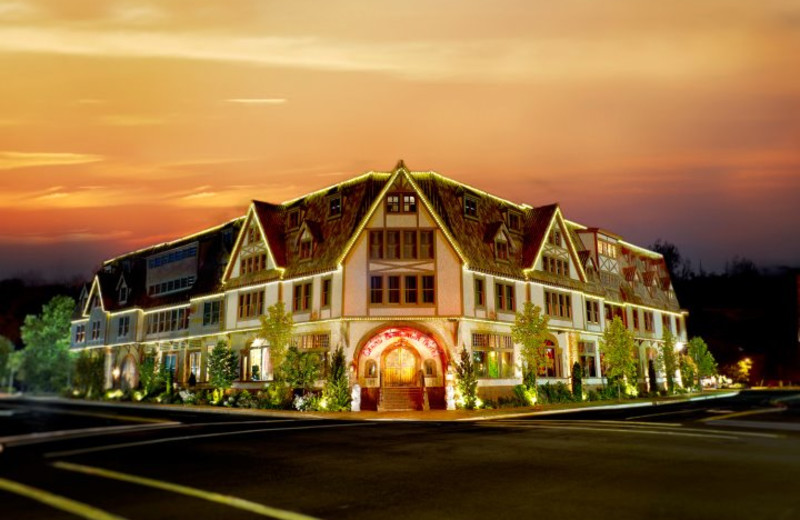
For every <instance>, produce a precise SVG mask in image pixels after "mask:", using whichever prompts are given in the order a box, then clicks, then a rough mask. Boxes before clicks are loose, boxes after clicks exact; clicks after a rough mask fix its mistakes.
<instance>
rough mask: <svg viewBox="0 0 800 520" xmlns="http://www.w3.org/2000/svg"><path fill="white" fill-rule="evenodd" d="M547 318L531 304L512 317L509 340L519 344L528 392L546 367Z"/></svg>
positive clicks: (528, 303)
mask: <svg viewBox="0 0 800 520" xmlns="http://www.w3.org/2000/svg"><path fill="white" fill-rule="evenodd" d="M549 321H550V318H549V316H547V315H544V314H542V309H541V307H539V306H538V305H534V304H533V303H531V302H525V306H524V307H523V309H522V310H521V311H518V312H517V314H516V316H515V317H514V325H512V326H511V338H512V339H513V340H514V342H515V343H519V344H520V345H522V346H521V348H520V355H521V357H522V378H523V381H525V386H527V387H528V389H529V390H532V389H535V388H536V378H537V377H538V375H539V371H540V370H541V369H543V368H545V367H546V363H547V362H548V361H549V358H548V357H547V350H546V349H545V341H546V340H547V335H548V330H547V325H548V322H549Z"/></svg>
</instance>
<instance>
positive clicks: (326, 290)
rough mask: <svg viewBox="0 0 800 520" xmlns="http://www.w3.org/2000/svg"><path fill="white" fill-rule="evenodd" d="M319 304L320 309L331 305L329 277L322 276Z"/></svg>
mask: <svg viewBox="0 0 800 520" xmlns="http://www.w3.org/2000/svg"><path fill="white" fill-rule="evenodd" d="M319 306H320V308H322V309H325V308H327V307H330V306H331V279H330V278H323V280H322V287H321V291H320V298H319Z"/></svg>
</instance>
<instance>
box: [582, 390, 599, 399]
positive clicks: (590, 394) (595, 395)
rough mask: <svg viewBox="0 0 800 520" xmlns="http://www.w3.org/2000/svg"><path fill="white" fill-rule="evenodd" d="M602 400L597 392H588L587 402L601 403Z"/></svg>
mask: <svg viewBox="0 0 800 520" xmlns="http://www.w3.org/2000/svg"><path fill="white" fill-rule="evenodd" d="M602 398H603V397H602V396H601V395H600V393H599V392H598V391H597V390H589V391H588V392H586V400H587V401H599V400H600V399H602Z"/></svg>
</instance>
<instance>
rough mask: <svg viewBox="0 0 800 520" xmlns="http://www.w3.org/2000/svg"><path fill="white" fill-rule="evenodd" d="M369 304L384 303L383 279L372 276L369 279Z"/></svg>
mask: <svg viewBox="0 0 800 520" xmlns="http://www.w3.org/2000/svg"><path fill="white" fill-rule="evenodd" d="M369 302H370V303H377V304H381V303H383V277H382V276H371V277H370V279H369Z"/></svg>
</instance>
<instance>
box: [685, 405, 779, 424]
mask: <svg viewBox="0 0 800 520" xmlns="http://www.w3.org/2000/svg"><path fill="white" fill-rule="evenodd" d="M784 410H785V408H759V409H758V410H747V411H744V412H734V413H727V414H725V415H717V416H716V417H707V418H705V419H700V422H711V421H719V420H722V419H733V418H734V417H745V416H747V415H761V414H764V413H777V412H782V411H784Z"/></svg>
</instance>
